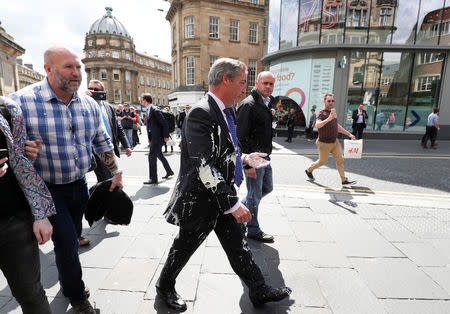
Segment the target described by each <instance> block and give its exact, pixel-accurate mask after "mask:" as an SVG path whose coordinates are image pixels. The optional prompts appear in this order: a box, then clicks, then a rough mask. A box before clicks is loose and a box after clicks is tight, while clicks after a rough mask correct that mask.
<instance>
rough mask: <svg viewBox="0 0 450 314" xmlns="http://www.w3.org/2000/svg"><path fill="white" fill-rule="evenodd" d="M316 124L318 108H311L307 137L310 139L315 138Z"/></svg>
mask: <svg viewBox="0 0 450 314" xmlns="http://www.w3.org/2000/svg"><path fill="white" fill-rule="evenodd" d="M315 124H316V109H314V108H312V109H311V116H310V117H309V125H308V135H307V138H308V139H310V140H313V139H314V137H315V136H314V126H315Z"/></svg>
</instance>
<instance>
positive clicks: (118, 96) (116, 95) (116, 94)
mask: <svg viewBox="0 0 450 314" xmlns="http://www.w3.org/2000/svg"><path fill="white" fill-rule="evenodd" d="M114 102H115V103H121V102H122V97H121V94H120V89H118V88H115V89H114Z"/></svg>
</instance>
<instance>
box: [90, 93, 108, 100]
mask: <svg viewBox="0 0 450 314" xmlns="http://www.w3.org/2000/svg"><path fill="white" fill-rule="evenodd" d="M91 93H92V96H91V97H92V98H94V99H95V100H106V92H97V91H91Z"/></svg>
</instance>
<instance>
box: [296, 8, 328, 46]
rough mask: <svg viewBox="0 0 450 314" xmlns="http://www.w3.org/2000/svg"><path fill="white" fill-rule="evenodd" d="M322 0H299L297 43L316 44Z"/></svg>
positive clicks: (303, 44) (302, 44)
mask: <svg viewBox="0 0 450 314" xmlns="http://www.w3.org/2000/svg"><path fill="white" fill-rule="evenodd" d="M321 7H322V0H301V2H300V20H299V31H298V45H299V46H307V45H318V44H319V34H320V17H321Z"/></svg>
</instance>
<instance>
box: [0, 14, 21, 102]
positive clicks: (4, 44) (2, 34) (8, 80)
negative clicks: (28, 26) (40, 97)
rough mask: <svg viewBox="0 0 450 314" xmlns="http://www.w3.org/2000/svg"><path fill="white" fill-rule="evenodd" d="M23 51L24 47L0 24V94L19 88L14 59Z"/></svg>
mask: <svg viewBox="0 0 450 314" xmlns="http://www.w3.org/2000/svg"><path fill="white" fill-rule="evenodd" d="M0 25H1V22H0ZM24 53H25V49H24V48H22V47H21V46H19V45H18V44H17V43H16V42H15V41H14V38H13V37H12V36H11V35H9V34H8V33H6V31H5V29H4V28H2V27H1V26H0V96H8V95H9V94H11V93H13V92H15V91H17V90H18V89H19V88H20V87H19V75H18V73H17V67H16V62H17V61H16V60H17V57H19V56H21V55H22V54H24Z"/></svg>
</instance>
